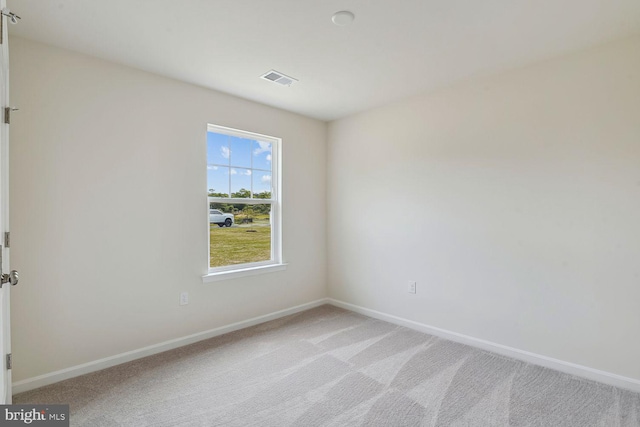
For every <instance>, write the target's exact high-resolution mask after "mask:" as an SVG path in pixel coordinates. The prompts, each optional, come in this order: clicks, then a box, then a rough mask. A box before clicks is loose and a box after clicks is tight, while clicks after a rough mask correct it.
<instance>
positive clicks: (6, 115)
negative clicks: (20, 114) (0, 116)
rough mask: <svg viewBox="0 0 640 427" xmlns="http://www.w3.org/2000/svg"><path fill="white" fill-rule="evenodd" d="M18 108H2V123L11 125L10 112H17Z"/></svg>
mask: <svg viewBox="0 0 640 427" xmlns="http://www.w3.org/2000/svg"><path fill="white" fill-rule="evenodd" d="M18 110H19V109H18V108H15V107H5V108H4V122H5V123H6V124H8V125H10V124H11V112H12V111H18Z"/></svg>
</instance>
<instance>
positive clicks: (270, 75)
mask: <svg viewBox="0 0 640 427" xmlns="http://www.w3.org/2000/svg"><path fill="white" fill-rule="evenodd" d="M260 78H261V79H265V80H269V81H270V82H273V83H278V84H279V85H282V86H291V85H292V84H294V83H296V82H297V81H298V80H297V79H294V78H293V77H289V76H285V75H284V74H282V73H281V72H279V71H276V70H271V71H269V72H267V73H264V74H263V75H261V76H260Z"/></svg>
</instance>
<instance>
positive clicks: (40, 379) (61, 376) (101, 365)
mask: <svg viewBox="0 0 640 427" xmlns="http://www.w3.org/2000/svg"><path fill="white" fill-rule="evenodd" d="M328 302H329V300H328V298H322V299H319V300H315V301H312V302H309V303H306V304H301V305H297V306H295V307H291V308H287V309H284V310H280V311H276V312H273V313H269V314H265V315H263V316H258V317H254V318H252V319H248V320H243V321H241V322H236V323H232V324H230V325H225V326H221V327H219V328H214V329H210V330H208V331H204V332H198V333H197V334H192V335H187V336H185V337H181V338H176V339H173V340H169V341H165V342H161V343H159V344H154V345H150V346H148V347H143V348H140V349H137V350H132V351H127V352H126V353H121V354H116V355H114V356H109V357H105V358H104V359H99V360H95V361H93V362H88V363H83V364H82V365H77V366H72V367H70V368H66V369H61V370H59V371H55V372H50V373H48V374H44V375H38V376H37V377H33V378H27V379H25V380H22V381H17V382H15V383H13V385H12V388H13V390H12V393H13V394H18V393H22V392H25V391H29V390H33V389H36V388H39V387H43V386H46V385H49V384H53V383H57V382H60V381H64V380H68V379H70V378H74V377H77V376H80V375H84V374H88V373H90V372H95V371H100V370H102V369H106V368H110V367H112V366H115V365H120V364H121V363H126V362H130V361H132V360H136V359H141V358H143V357H147V356H151V355H153V354H157V353H162V352H163V351H167V350H173V349H174V348H178V347H182V346H185V345H188V344H193V343H195V342H198V341H202V340H206V339H209V338H213V337H216V336H218V335H224V334H227V333H229V332H233V331H237V330H238V329H244V328H248V327H249V326H254V325H258V324H260V323H264V322H268V321H270V320H274V319H278V318H280V317H284V316H288V315H290V314H294V313H298V312H301V311H305V310H309V309H311V308H314V307H319V306H321V305H323V304H327V303H328Z"/></svg>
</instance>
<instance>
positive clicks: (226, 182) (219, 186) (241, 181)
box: [207, 132, 271, 194]
mask: <svg viewBox="0 0 640 427" xmlns="http://www.w3.org/2000/svg"><path fill="white" fill-rule="evenodd" d="M229 178H231V179H229ZM252 186H253V192H254V194H255V193H262V192H263V191H271V143H269V142H263V141H258V140H252V139H244V138H238V137H235V136H228V135H223V134H220V133H215V132H207V189H214V191H215V192H216V193H226V194H231V193H234V192H237V191H238V190H240V189H241V188H244V189H247V190H251V189H252Z"/></svg>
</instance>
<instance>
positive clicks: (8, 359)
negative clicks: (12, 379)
mask: <svg viewBox="0 0 640 427" xmlns="http://www.w3.org/2000/svg"><path fill="white" fill-rule="evenodd" d="M12 367H13V357H12V356H11V353H9V354H7V369H11V368H12Z"/></svg>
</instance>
